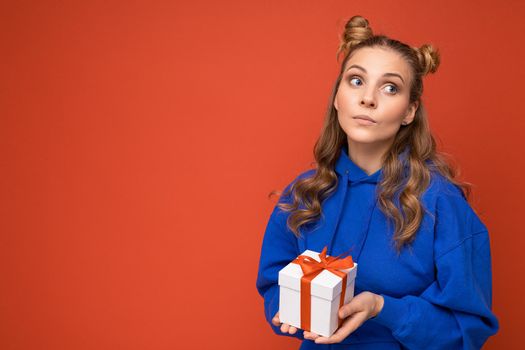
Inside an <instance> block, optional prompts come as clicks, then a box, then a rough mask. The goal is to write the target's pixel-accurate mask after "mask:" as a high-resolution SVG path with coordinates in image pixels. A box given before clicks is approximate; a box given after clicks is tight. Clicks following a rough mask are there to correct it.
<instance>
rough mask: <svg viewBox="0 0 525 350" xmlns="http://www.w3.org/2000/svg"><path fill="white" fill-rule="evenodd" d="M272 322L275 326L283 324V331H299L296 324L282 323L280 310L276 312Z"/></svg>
mask: <svg viewBox="0 0 525 350" xmlns="http://www.w3.org/2000/svg"><path fill="white" fill-rule="evenodd" d="M272 323H273V325H274V326H277V327H278V326H279V325H280V326H281V332H283V333H290V334H295V332H297V328H296V327H294V326H290V325H289V324H286V323H283V324H281V320H280V319H279V311H277V313H276V314H275V316H274V317H273V318H272Z"/></svg>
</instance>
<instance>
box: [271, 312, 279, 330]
mask: <svg viewBox="0 0 525 350" xmlns="http://www.w3.org/2000/svg"><path fill="white" fill-rule="evenodd" d="M272 323H273V325H274V326H276V327H278V326H280V325H281V320H280V319H279V311H277V313H276V314H275V316H274V317H273V318H272Z"/></svg>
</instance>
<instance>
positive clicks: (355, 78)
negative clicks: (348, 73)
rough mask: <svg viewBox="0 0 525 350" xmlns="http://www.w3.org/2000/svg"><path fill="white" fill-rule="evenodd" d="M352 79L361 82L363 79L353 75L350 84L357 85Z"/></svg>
mask: <svg viewBox="0 0 525 350" xmlns="http://www.w3.org/2000/svg"><path fill="white" fill-rule="evenodd" d="M352 81H359V82H361V79H359V78H358V77H352V78H350V84H352V85H356V84H353V83H352Z"/></svg>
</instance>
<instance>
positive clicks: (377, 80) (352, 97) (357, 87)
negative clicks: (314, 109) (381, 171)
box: [334, 47, 417, 144]
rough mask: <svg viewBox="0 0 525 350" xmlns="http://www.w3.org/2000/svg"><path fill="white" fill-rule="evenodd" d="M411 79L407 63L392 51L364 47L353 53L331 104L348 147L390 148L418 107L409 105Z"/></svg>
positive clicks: (410, 120)
mask: <svg viewBox="0 0 525 350" xmlns="http://www.w3.org/2000/svg"><path fill="white" fill-rule="evenodd" d="M410 79H411V73H410V67H409V65H408V63H407V62H405V60H404V59H403V58H402V57H401V56H400V55H399V54H398V53H396V52H394V51H391V50H388V49H384V48H378V47H375V48H371V47H365V48H361V49H359V50H357V51H356V52H354V53H353V56H351V57H350V59H349V60H348V61H347V62H346V64H345V68H344V72H343V76H342V78H341V83H340V84H339V88H338V90H337V93H336V96H335V100H334V107H335V109H336V110H337V118H338V120H339V125H341V128H342V129H343V130H344V132H345V133H346V135H347V137H348V142H349V144H352V143H367V144H372V143H373V144H384V143H385V144H390V143H391V142H393V140H394V137H395V135H396V133H397V131H398V130H399V128H400V127H401V123H407V124H408V123H411V122H412V120H413V119H414V115H415V112H416V110H417V103H414V104H411V105H409V96H410V91H409V89H410ZM364 116H366V117H369V118H371V119H373V120H374V122H370V121H365V120H363V119H360V118H363V117H364Z"/></svg>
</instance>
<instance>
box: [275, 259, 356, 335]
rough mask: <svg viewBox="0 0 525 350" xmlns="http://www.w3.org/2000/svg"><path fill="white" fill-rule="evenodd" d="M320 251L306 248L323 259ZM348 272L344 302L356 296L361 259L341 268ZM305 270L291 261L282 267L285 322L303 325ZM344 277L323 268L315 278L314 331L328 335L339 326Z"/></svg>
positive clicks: (282, 317)
mask: <svg viewBox="0 0 525 350" xmlns="http://www.w3.org/2000/svg"><path fill="white" fill-rule="evenodd" d="M319 254H320V253H317V252H314V251H312V250H305V251H304V252H303V253H302V254H301V255H306V256H309V257H311V258H312V259H315V260H316V261H321V259H320V257H319ZM339 271H341V272H343V273H346V274H347V281H346V290H345V296H344V304H347V303H348V302H349V301H350V300H351V299H352V298H353V297H354V286H355V277H356V274H357V263H355V262H354V266H353V267H352V268H349V269H341V270H339ZM302 276H303V271H302V269H301V266H300V265H299V264H297V263H294V262H291V263H289V264H288V265H286V266H285V267H284V268H282V269H281V270H280V271H279V319H280V321H281V322H282V323H286V324H289V325H291V326H294V327H297V328H301V277H302ZM342 284H343V279H342V278H341V277H339V276H338V275H336V274H334V273H332V272H330V271H328V270H323V271H321V273H319V274H318V275H317V276H315V277H314V279H312V281H311V287H310V295H311V297H310V300H311V304H310V305H311V306H310V331H311V332H313V333H316V334H319V335H322V336H324V337H329V336H331V335H332V334H333V333H334V332H335V331H336V330H337V328H338V326H339V316H338V312H339V304H340V297H341V291H342V288H343V285H342Z"/></svg>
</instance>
